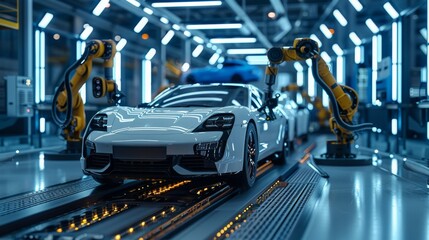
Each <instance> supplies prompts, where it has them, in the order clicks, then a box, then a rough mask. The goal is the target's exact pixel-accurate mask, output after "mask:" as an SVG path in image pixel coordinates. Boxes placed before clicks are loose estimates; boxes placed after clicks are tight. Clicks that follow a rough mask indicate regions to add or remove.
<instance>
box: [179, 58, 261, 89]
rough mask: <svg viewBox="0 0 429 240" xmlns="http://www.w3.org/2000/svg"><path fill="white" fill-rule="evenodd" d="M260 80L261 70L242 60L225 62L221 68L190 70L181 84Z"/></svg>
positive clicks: (210, 67) (183, 77) (211, 67)
mask: <svg viewBox="0 0 429 240" xmlns="http://www.w3.org/2000/svg"><path fill="white" fill-rule="evenodd" d="M261 78H262V70H261V69H259V68H258V67H256V66H252V65H249V64H248V63H247V62H246V61H243V60H225V62H224V63H223V64H222V67H221V68H217V67H213V66H208V67H204V68H196V69H191V70H189V71H188V72H186V73H184V74H183V75H182V78H181V81H180V82H181V83H182V84H192V83H231V82H232V83H248V82H252V81H258V80H259V79H261Z"/></svg>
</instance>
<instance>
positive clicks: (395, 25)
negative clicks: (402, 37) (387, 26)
mask: <svg viewBox="0 0 429 240" xmlns="http://www.w3.org/2000/svg"><path fill="white" fill-rule="evenodd" d="M398 37H399V36H398V23H396V22H393V23H392V100H393V101H397V100H398V88H397V84H398V52H397V51H398Z"/></svg>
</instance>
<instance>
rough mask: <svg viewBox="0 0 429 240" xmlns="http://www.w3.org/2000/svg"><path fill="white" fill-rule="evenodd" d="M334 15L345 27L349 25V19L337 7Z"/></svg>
mask: <svg viewBox="0 0 429 240" xmlns="http://www.w3.org/2000/svg"><path fill="white" fill-rule="evenodd" d="M333 14H334V17H335V19H337V21H338V22H339V23H340V24H341V26H343V27H345V26H347V23H348V22H347V19H346V18H345V17H344V16H343V14H341V12H340V10H338V9H335V10H334V12H333Z"/></svg>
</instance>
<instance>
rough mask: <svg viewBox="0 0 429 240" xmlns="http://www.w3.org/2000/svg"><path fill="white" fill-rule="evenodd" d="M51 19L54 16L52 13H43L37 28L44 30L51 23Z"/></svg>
mask: <svg viewBox="0 0 429 240" xmlns="http://www.w3.org/2000/svg"><path fill="white" fill-rule="evenodd" d="M52 18H54V15H53V14H52V13H48V12H47V13H45V15H44V16H43V18H42V20H40V22H39V24H38V25H37V26H39V27H40V28H46V27H47V26H48V24H49V23H50V22H51V20H52Z"/></svg>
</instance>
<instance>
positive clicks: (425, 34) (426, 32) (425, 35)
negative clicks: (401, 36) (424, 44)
mask: <svg viewBox="0 0 429 240" xmlns="http://www.w3.org/2000/svg"><path fill="white" fill-rule="evenodd" d="M420 34H421V35H422V36H423V38H424V39H425V41H427V40H428V30H427V29H426V28H422V29H420Z"/></svg>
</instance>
